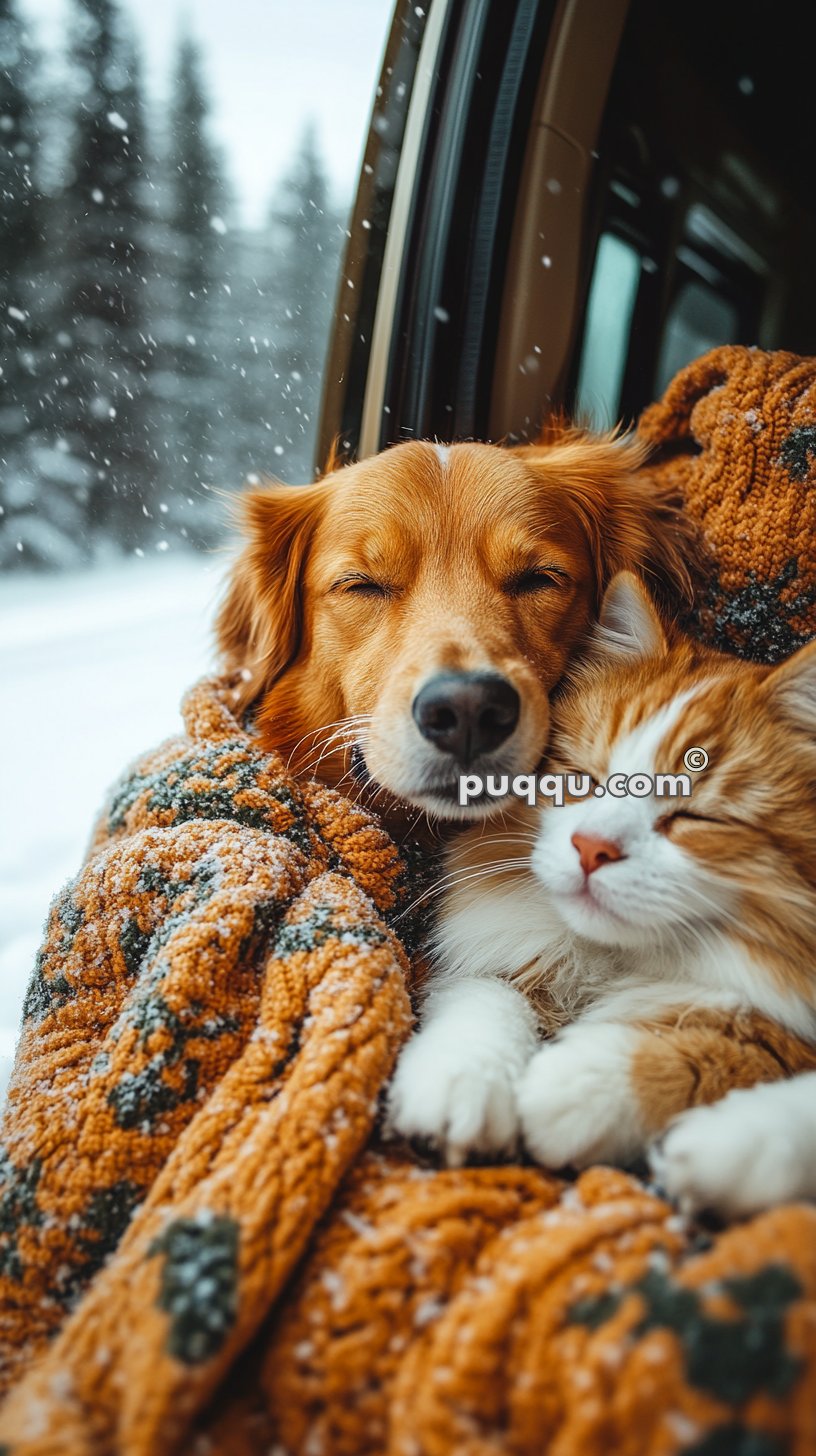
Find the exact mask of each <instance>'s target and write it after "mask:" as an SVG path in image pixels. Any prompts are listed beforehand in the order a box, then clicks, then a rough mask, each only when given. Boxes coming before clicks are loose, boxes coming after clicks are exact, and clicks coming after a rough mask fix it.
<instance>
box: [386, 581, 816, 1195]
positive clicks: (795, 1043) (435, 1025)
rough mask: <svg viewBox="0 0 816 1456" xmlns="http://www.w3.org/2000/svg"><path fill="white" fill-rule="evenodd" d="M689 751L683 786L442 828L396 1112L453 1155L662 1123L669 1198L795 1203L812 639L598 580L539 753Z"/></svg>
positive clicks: (621, 1148) (804, 1137)
mask: <svg viewBox="0 0 816 1456" xmlns="http://www.w3.org/2000/svg"><path fill="white" fill-rule="evenodd" d="M692 747H702V748H704V749H705V750H706V752H707V754H708V759H709V761H708V766H707V767H706V768H705V769H704V771H702V772H701V773H699V774H697V775H696V776H695V778H694V782H693V790H692V794H691V797H690V798H678V797H675V798H666V797H656V795H655V793H654V792H651V793H649V794H648V796H646V797H633V796H631V795H630V796H627V797H617V796H615V795H613V794H612V793H609V792H605V793H603V794H600V793H596V791H595V787H594V786H593V789H592V792H591V793H590V794H589V795H588V796H587V797H581V798H580V799H573V800H572V801H570V802H567V803H565V804H564V805H562V806H560V807H543V808H542V807H540V806H535V807H528V806H527V805H526V804H521V803H519V802H517V801H515V800H509V801H508V807H507V808H506V810H505V812H504V815H503V819H502V820H501V821H500V827H499V828H498V829H497V824H496V821H495V820H493V821H491V823H490V824H488V825H480V826H477V827H475V828H473V829H470V830H468V831H466V832H465V833H463V834H462V836H461V837H460V838H459V839H458V840H457V841H456V842H455V843H454V845H453V846H452V848H451V850H450V851H449V854H448V859H447V865H446V869H447V871H448V878H447V880H446V881H443V884H445V885H446V886H447V888H445V889H444V891H443V893H442V897H441V908H440V913H439V916H438V921H437V926H436V931H435V936H434V942H433V947H432V954H433V965H434V969H433V972H432V975H431V979H430V984H429V990H428V994H427V996H426V999H425V1002H424V1005H423V1007H422V1011H421V1022H420V1027H419V1030H418V1031H417V1032H415V1034H414V1035H413V1037H412V1038H411V1039H410V1041H409V1042H408V1043H407V1045H406V1046H405V1048H404V1049H403V1052H402V1055H401V1057H400V1060H399V1062H398V1065H397V1069H396V1073H395V1076H394V1079H393V1082H392V1085H391V1088H390V1093H389V1104H388V1118H389V1123H390V1126H391V1127H392V1129H393V1130H394V1131H396V1132H398V1133H400V1134H403V1135H405V1136H411V1137H414V1136H419V1137H424V1138H430V1139H431V1140H433V1141H434V1142H435V1143H436V1144H437V1145H438V1146H439V1147H440V1148H441V1149H442V1151H443V1152H444V1154H445V1156H446V1157H447V1159H448V1161H449V1162H450V1163H454V1164H455V1163H458V1162H461V1161H462V1160H463V1159H464V1158H465V1157H467V1156H468V1155H469V1154H470V1153H479V1154H506V1153H509V1152H511V1151H512V1150H513V1149H514V1148H515V1147H516V1146H517V1144H518V1141H519V1139H520V1138H521V1139H523V1141H524V1143H525V1145H526V1147H527V1149H528V1151H529V1152H530V1153H531V1154H532V1156H533V1157H534V1158H535V1159H536V1160H537V1161H539V1162H540V1163H542V1164H544V1165H545V1166H548V1167H561V1166H563V1165H567V1164H571V1165H573V1166H579V1167H580V1166H583V1165H585V1164H587V1163H590V1162H593V1161H597V1160H601V1161H613V1162H621V1163H628V1162H630V1161H632V1160H634V1159H636V1158H637V1157H639V1156H640V1155H642V1154H643V1153H644V1152H646V1151H647V1150H648V1149H649V1148H650V1147H654V1146H655V1144H656V1140H658V1139H661V1138H662V1141H661V1142H660V1143H659V1144H657V1147H656V1151H655V1153H654V1160H655V1164H656V1166H657V1168H658V1171H659V1175H660V1177H661V1180H662V1181H663V1183H664V1185H665V1187H666V1188H667V1191H668V1192H669V1193H671V1194H672V1195H674V1196H676V1197H677V1198H679V1199H680V1200H681V1201H684V1202H685V1203H687V1204H689V1205H693V1206H706V1207H709V1206H710V1207H715V1208H719V1209H720V1210H721V1211H723V1212H725V1213H740V1212H748V1211H750V1210H752V1209H754V1208H757V1207H760V1206H764V1205H765V1204H768V1203H772V1202H775V1201H778V1200H781V1199H787V1198H791V1197H796V1196H811V1195H812V1196H816V643H813V644H811V645H809V646H807V647H804V648H802V650H801V651H799V652H798V653H797V654H796V655H795V656H794V657H792V658H791V659H790V660H789V661H787V662H785V663H783V664H782V665H781V666H779V667H775V668H768V667H761V666H756V665H752V664H748V663H745V662H741V661H738V660H737V659H735V658H731V657H727V656H724V655H722V654H719V653H715V652H712V651H710V650H708V649H706V648H704V647H702V646H700V645H699V644H697V643H694V642H692V641H691V640H690V639H688V638H686V637H684V636H681V635H679V634H678V633H672V634H670V635H667V632H666V630H664V628H663V626H662V625H661V623H660V620H659V618H658V616H657V614H656V612H655V611H654V608H653V607H652V604H651V602H650V600H649V598H648V596H647V594H646V592H645V590H644V589H643V587H642V586H641V585H640V584H639V582H638V581H637V580H636V579H635V578H634V577H633V576H631V575H628V574H621V575H619V576H617V577H616V578H615V579H614V580H613V582H612V584H611V586H610V588H609V590H608V591H607V594H606V596H605V599H604V603H603V608H602V612H601V618H600V624H599V626H598V628H597V629H596V635H595V642H594V644H593V647H592V650H591V653H590V655H589V657H588V658H587V660H586V661H585V662H584V663H583V665H582V666H580V667H579V668H578V669H577V670H576V672H575V674H574V676H573V680H572V684H571V686H570V688H569V690H568V692H567V693H566V694H565V695H564V696H563V697H562V699H561V702H560V703H559V705H558V707H557V709H556V717H555V737H554V740H553V749H552V755H551V759H550V761H549V762H548V765H547V766H548V768H549V769H552V770H554V771H563V772H569V773H586V774H589V775H590V776H591V778H592V780H593V781H594V785H597V786H603V785H605V784H606V783H607V782H608V781H609V779H610V778H611V776H612V775H613V774H623V775H624V776H628V775H631V774H648V775H650V776H652V777H653V778H654V776H655V775H657V774H672V775H677V774H681V773H683V772H684V771H685V769H684V763H683V759H684V754H685V752H686V750H687V749H690V748H692ZM617 782H620V781H617ZM542 1035H543V1037H544V1038H545V1039H544V1040H543V1041H542ZM808 1072H812V1073H813V1074H812V1075H807V1073H808ZM791 1073H794V1074H796V1073H802V1074H803V1075H794V1076H793V1078H792V1080H788V1081H784V1082H780V1081H779V1079H781V1078H786V1077H789V1076H790V1074H791ZM772 1082H773V1083H776V1084H777V1085H773V1086H768V1085H765V1084H768V1083H772ZM756 1084H763V1085H756ZM734 1089H748V1090H734ZM710 1104H713V1105H710Z"/></svg>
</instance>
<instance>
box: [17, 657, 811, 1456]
mask: <svg viewBox="0 0 816 1456" xmlns="http://www.w3.org/2000/svg"><path fill="white" fill-rule="evenodd" d="M230 702H231V683H230V681H229V680H217V681H210V682H207V681H205V682H203V683H201V684H199V686H198V687H197V688H195V689H194V690H193V691H192V693H191V694H190V695H189V696H188V698H187V700H186V703H185V710H184V718H185V732H184V733H183V734H182V735H180V736H179V737H178V738H177V739H175V740H172V741H171V742H169V743H167V744H165V745H164V746H163V747H162V748H161V749H159V750H158V751H157V752H155V753H153V754H152V755H150V756H148V757H147V758H146V759H143V760H142V761H141V762H140V763H137V764H136V765H135V766H134V768H133V769H131V770H130V771H129V773H128V775H127V776H126V778H125V779H124V780H123V781H122V783H121V784H120V785H119V786H118V788H117V789H116V790H115V791H114V793H113V795H112V797H111V799H110V801H109V803H108V805H107V806H106V810H105V812H104V815H103V817H102V820H101V821H100V824H99V826H98V829H97V832H96V835H95V837H94V841H93V845H92V848H91V852H90V855H89V858H88V860H87V862H86V864H85V866H84V868H83V869H82V870H81V872H80V874H79V875H78V877H77V878H76V880H75V881H74V882H73V884H71V885H69V886H68V887H67V888H66V890H65V891H64V892H63V893H62V894H61V895H60V896H59V897H58V899H57V900H56V902H55V904H54V906H53V909H52V912H51V915H50V918H49V922H48V926H47V930H46V938H45V942H44V945H43V947H42V950H41V952H40V955H39V957H38V961H37V965H36V968H35V971H34V975H33V978H32V980H31V983H30V986H29V990H28V994H27V998H26V1007H25V1020H24V1028H23V1033H22V1037H21V1041H20V1046H19V1051H18V1058H17V1063H16V1068H15V1072H14V1074H13V1076H12V1080H11V1084H10V1088H9V1099H8V1105H7V1108H6V1113H5V1117H4V1122H3V1127H2V1143H3V1148H2V1153H1V1154H0V1180H1V1181H0V1359H1V1360H2V1367H1V1368H2V1379H3V1384H4V1386H5V1388H6V1389H7V1390H8V1395H7V1398H6V1401H5V1404H4V1405H3V1406H2V1408H1V1409H0V1449H2V1450H3V1451H5V1452H9V1453H14V1456H46V1453H47V1456H58V1453H65V1456H80V1453H82V1456H86V1453H90V1452H93V1453H94V1456H114V1453H127V1456H148V1453H150V1456H154V1453H159V1456H161V1453H165V1452H167V1453H170V1452H173V1451H185V1452H187V1451H189V1452H199V1453H202V1456H203V1453H205V1452H206V1453H210V1456H250V1453H251V1456H261V1453H266V1456H268V1453H270V1452H272V1451H275V1452H278V1453H281V1456H282V1453H292V1456H294V1453H302V1456H318V1453H322V1456H341V1453H342V1456H362V1453H371V1456H375V1453H376V1456H382V1453H383V1452H388V1453H391V1456H397V1453H402V1456H408V1453H413V1456H423V1453H428V1456H431V1453H434V1456H443V1453H451V1452H457V1453H473V1456H488V1453H503V1452H508V1453H510V1452H513V1453H515V1452H523V1453H530V1456H533V1453H540V1452H541V1451H543V1450H547V1451H549V1452H552V1453H554V1456H571V1453H575V1456H578V1453H581V1456H586V1453H591V1456H596V1453H597V1456H608V1453H609V1452H610V1451H614V1452H616V1453H622V1456H626V1453H631V1456H642V1453H649V1456H651V1453H653V1456H663V1453H669V1452H680V1451H683V1452H693V1453H696V1456H704V1453H708V1456H714V1453H717V1452H723V1453H734V1456H737V1453H743V1456H747V1453H751V1456H780V1453H782V1452H785V1451H790V1452H791V1453H795V1456H799V1453H801V1456H805V1453H812V1452H813V1451H814V1450H816V1399H814V1395H815V1394H816V1210H813V1209H810V1208H804V1207H791V1208H787V1209H783V1210H780V1211H779V1212H777V1213H775V1214H772V1215H768V1216H766V1217H764V1218H762V1219H757V1220H755V1221H754V1222H753V1223H751V1224H749V1225H746V1226H745V1227H743V1228H739V1229H736V1230H732V1231H730V1232H728V1233H725V1234H723V1235H720V1236H717V1237H711V1238H706V1237H703V1236H701V1234H700V1232H699V1230H694V1229H690V1228H688V1227H687V1226H686V1225H685V1224H684V1223H683V1221H682V1220H680V1219H678V1218H677V1217H676V1215H675V1214H674V1213H673V1211H672V1210H671V1209H670V1208H669V1207H668V1206H667V1205H666V1204H665V1203H664V1202H662V1201H661V1200H660V1199H659V1198H657V1197H656V1196H655V1195H654V1193H653V1192H651V1191H650V1190H648V1189H646V1188H644V1187H643V1186H642V1185H640V1184H639V1183H638V1182H637V1180H636V1179H634V1178H630V1177H628V1176H626V1175H624V1174H622V1173H616V1172H613V1171H611V1170H609V1169H603V1168H599V1169H592V1170H590V1171H589V1172H588V1173H585V1174H584V1175H582V1177H581V1179H580V1180H579V1181H578V1183H577V1184H576V1185H574V1186H573V1185H569V1184H567V1183H565V1182H564V1181H562V1180H559V1179H556V1178H554V1177H551V1176H549V1175H546V1174H544V1173H542V1172H539V1171H538V1170H536V1169H532V1168H527V1167H522V1166H509V1167H491V1168H469V1169H460V1170H457V1171H455V1172H453V1171H438V1170H436V1169H434V1168H430V1167H425V1166H423V1165H422V1164H421V1163H419V1162H418V1161H417V1160H416V1159H414V1158H412V1157H411V1156H410V1155H409V1153H407V1152H404V1151H394V1150H384V1149H383V1148H382V1147H381V1146H380V1145H379V1144H378V1142H377V1141H376V1119H377V1109H378V1098H379V1094H380V1092H381V1090H382V1088H383V1086H384V1085H385V1084H386V1082H387V1079H388V1077H389V1074H390V1071H391V1068H392V1066H393V1063H394V1060H395V1057H396V1055H397V1052H398V1050H399V1046H400V1044H401V1042H402V1040H403V1039H404V1037H405V1036H406V1034H407V1032H408V1029H409V1027H410V1024H411V1008H410V1003H409V996H408V989H407V987H408V985H409V984H410V976H409V975H408V972H409V957H408V953H407V952H409V951H410V949H411V941H412V937H413V933H414V931H415V930H418V929H419V927H417V926H414V925H413V922H412V919H411V916H410V914H408V913H407V912H408V911H409V909H410V907H411V906H413V905H414V903H415V901H416V899H417V897H418V895H421V892H422V886H423V882H424V881H423V876H425V877H427V876H428V875H429V874H430V873H432V872H433V865H432V864H429V863H428V862H427V857H426V861H425V862H424V863H423V862H422V860H421V857H420V856H418V855H414V856H412V857H411V862H410V863H409V862H408V861H407V860H406V858H405V857H404V856H400V855H399V854H398V852H397V850H396V847H395V846H394V844H393V843H392V842H391V841H390V839H389V838H388V836H387V835H386V834H385V832H384V831H383V830H382V828H381V827H380V826H379V825H378V824H377V823H376V822H375V821H374V820H373V819H371V818H370V817H369V816H367V815H366V814H364V813H363V812H362V811H360V810H358V809H357V808H355V807H354V806H353V805H351V804H350V803H348V802H347V801H345V800H344V799H342V798H341V797H340V796H339V795H338V794H337V793H335V792H334V791H332V790H329V789H327V788H325V787H322V786H320V785H318V784H314V783H296V782H295V781H294V780H293V779H292V778H291V777H290V776H289V775H288V774H287V772H286V770H285V767H284V765H283V763H282V761H281V760H280V759H279V758H278V757H277V756H276V755H274V754H265V753H262V752H261V751H260V748H259V746H258V744H257V741H256V740H255V739H254V738H253V734H252V729H251V726H247V725H245V724H241V723H239V722H237V721H236V719H235V717H234V716H233V714H232V711H231V708H230ZM396 930H398V931H399V936H400V938H398V936H397V934H396V933H395V931H396Z"/></svg>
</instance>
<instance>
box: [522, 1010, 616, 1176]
mask: <svg viewBox="0 0 816 1456" xmlns="http://www.w3.org/2000/svg"><path fill="white" fill-rule="evenodd" d="M633 1037H634V1033H633V1032H632V1031H631V1029H630V1028H629V1027H626V1026H617V1025H612V1024H611V1023H606V1022H599V1023H598V1024H597V1025H594V1026H593V1025H583V1026H578V1025H576V1026H575V1027H571V1028H569V1029H568V1030H567V1031H565V1032H562V1034H561V1035H560V1036H559V1037H558V1038H557V1040H556V1041H554V1042H552V1043H551V1044H550V1045H549V1046H544V1047H542V1049H541V1050H540V1051H539V1052H537V1053H536V1055H535V1056H534V1057H533V1058H532V1060H531V1061H530V1063H529V1064H528V1067H527V1070H526V1072H525V1073H524V1076H523V1077H522V1080H521V1085H520V1087H519V1096H518V1107H519V1116H520V1118H521V1127H522V1133H523V1136H524V1141H525V1143H526V1145H527V1148H528V1149H529V1151H530V1153H531V1154H532V1155H533V1157H534V1158H535V1159H536V1161H537V1162H539V1163H541V1164H543V1166H544V1167H546V1168H563V1167H566V1165H567V1164H571V1165H572V1166H573V1167H576V1168H583V1167H586V1166H587V1165H588V1164H589V1163H595V1162H613V1163H618V1162H627V1161H629V1160H631V1159H632V1158H634V1157H636V1156H637V1154H638V1153H639V1152H641V1151H642V1146H643V1135H642V1131H641V1126H640V1118H639V1116H638V1109H637V1102H636V1099H635V1097H634V1094H633V1092H632V1089H631V1087H630V1080H629V1069H630V1065H631V1050H632V1042H633Z"/></svg>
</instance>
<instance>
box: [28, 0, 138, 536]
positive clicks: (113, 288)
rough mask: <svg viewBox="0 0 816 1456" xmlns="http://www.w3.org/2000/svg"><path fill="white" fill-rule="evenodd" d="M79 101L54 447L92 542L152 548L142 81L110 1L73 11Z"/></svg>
mask: <svg viewBox="0 0 816 1456" xmlns="http://www.w3.org/2000/svg"><path fill="white" fill-rule="evenodd" d="M74 5H75V9H76V22H77V23H76V27H75V36H74V44H73V50H72V59H73V64H74V70H75V77H76V86H77V101H76V105H75V109H74V115H73V141H72V147H71V152H70V158H69V167H68V172H67V176H66V179H65V186H64V189H63V192H62V195H61V198H60V203H59V208H58V217H59V224H60V230H61V236H62V245H61V248H60V267H59V271H58V278H59V285H60V298H59V305H58V313H59V318H60V328H59V329H58V331H57V335H56V339H55V348H54V355H55V385H54V396H53V399H52V400H51V407H52V419H53V421H54V423H55V424H56V426H57V438H56V445H57V446H58V447H59V448H60V450H61V452H62V454H63V456H67V457H68V459H69V460H70V463H71V469H72V472H73V475H74V477H75V479H76V481H77V488H78V489H81V487H80V486H79V479H80V476H82V477H83V478H84V481H85V485H84V494H85V518H86V520H85V525H86V532H87V536H88V539H89V541H91V540H93V539H94V538H95V537H99V536H100V535H101V536H103V537H109V538H113V539H116V540H118V541H119V542H122V543H123V544H125V545H127V546H134V545H137V544H139V543H140V542H143V541H145V540H147V539H149V538H150V536H151V535H152V534H153V532H154V530H155V527H154V526H153V525H152V524H151V523H152V518H153V514H154V512H153V509H152V508H153V504H154V502H153V495H154V490H153V484H154V482H153V472H154V460H153V456H152V451H151V445H150V440H149V433H148V428H149V426H148V414H147V391H146V370H147V366H148V362H149V361H148V355H149V340H148V321H147V297H148V278H147V269H148V266H149V260H148V257H147V255H146V227H147V221H148V212H147V203H146V196H145V193H146V187H147V176H148V171H149V168H148V164H147V161H146V158H145V154H144V122H143V104H142V94H141V75H140V67H139V60H138V55H137V53H136V49H135V46H134V43H133V41H132V39H131V38H130V36H129V35H128V34H127V33H126V32H125V30H124V28H123V25H122V21H121V17H120V14H119V11H118V7H117V5H116V4H115V0H74Z"/></svg>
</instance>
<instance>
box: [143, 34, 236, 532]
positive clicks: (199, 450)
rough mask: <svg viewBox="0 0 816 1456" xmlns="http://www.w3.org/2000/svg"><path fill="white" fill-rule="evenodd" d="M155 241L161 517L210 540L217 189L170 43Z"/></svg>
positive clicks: (217, 514)
mask: <svg viewBox="0 0 816 1456" xmlns="http://www.w3.org/2000/svg"><path fill="white" fill-rule="evenodd" d="M163 191H164V193H165V206H164V216H165V221H166V230H165V241H164V245H163V248H162V264H161V269H160V271H161V274H162V286H161V289H160V296H161V297H162V298H163V299H164V300H165V312H164V316H163V317H162V318H161V319H158V318H157V320H156V323H155V331H156V338H157V343H158V358H159V361H160V366H161V367H160V372H159V379H158V385H159V390H158V396H159V397H158V398H157V404H156V410H157V417H158V418H160V420H161V427H160V429H159V431H158V433H159V436H160V439H161V447H160V459H161V470H162V477H163V482H164V485H165V489H164V492H163V493H164V497H165V505H166V508H167V524H168V525H169V526H170V527H171V529H172V528H175V530H176V531H178V532H180V533H181V534H182V535H184V536H187V537H188V538H189V539H190V540H192V541H193V542H194V543H195V544H199V545H206V544H210V543H211V542H212V540H213V539H215V536H216V535H217V534H218V532H219V531H220V530H221V529H222V524H221V522H222V516H223V510H222V508H221V506H220V503H219V501H218V500H217V498H216V497H215V496H214V495H213V493H212V487H213V485H214V484H215V485H221V484H223V483H224V481H223V478H222V477H223V468H222V467H223V462H222V458H221V457H222V454H223V448H222V447H223V435H224V432H225V430H226V429H227V428H228V427H229V422H228V418H227V411H226V408H225V403H226V401H225V389H226V386H227V384H228V363H227V358H226V354H227V353H228V349H226V348H225V341H224V339H223V338H222V337H221V335H220V328H221V324H222V318H221V315H222V309H221V299H222V295H223V292H224V283H225V280H226V269H227V246H228V244H227V239H226V223H225V222H224V220H223V216H222V213H223V212H224V211H225V209H226V195H225V187H224V183H223V180H222V175H221V167H220V163H219V158H218V156H217V153H216V150H215V148H214V146H213V144H212V142H211V140H210V137H209V134H208V102H207V96H206V90H205V86H204V82H203V78H202V67H201V58H200V55H199V51H198V47H197V46H196V44H195V42H194V41H193V40H192V39H191V38H190V37H189V36H183V37H182V40H181V42H180V45H179V50H178V57H177V61H176V68H175V75H174V81H173V103H172V109H171V115H170V136H169V145H168V148H167V157H166V177H165V181H164V184H163Z"/></svg>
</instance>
